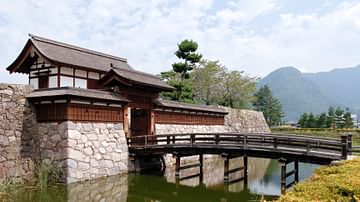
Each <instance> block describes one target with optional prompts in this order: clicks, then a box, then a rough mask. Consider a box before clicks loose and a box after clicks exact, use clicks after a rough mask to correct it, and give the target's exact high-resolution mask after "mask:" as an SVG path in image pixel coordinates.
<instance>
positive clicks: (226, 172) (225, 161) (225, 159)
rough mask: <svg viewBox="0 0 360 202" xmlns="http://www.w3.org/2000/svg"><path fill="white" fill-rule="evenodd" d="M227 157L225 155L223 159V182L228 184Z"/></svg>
mask: <svg viewBox="0 0 360 202" xmlns="http://www.w3.org/2000/svg"><path fill="white" fill-rule="evenodd" d="M229 162H230V159H229V156H228V155H226V156H225V157H224V182H228V181H229Z"/></svg>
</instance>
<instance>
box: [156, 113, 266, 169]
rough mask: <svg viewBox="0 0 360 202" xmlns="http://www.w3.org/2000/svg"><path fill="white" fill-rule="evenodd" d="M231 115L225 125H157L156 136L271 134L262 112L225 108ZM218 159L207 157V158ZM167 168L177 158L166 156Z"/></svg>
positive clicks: (193, 159) (195, 158)
mask: <svg viewBox="0 0 360 202" xmlns="http://www.w3.org/2000/svg"><path fill="white" fill-rule="evenodd" d="M224 108H225V110H226V111H227V112H229V114H227V115H226V116H225V125H177V124H156V125H155V129H156V134H158V135H161V134H178V133H216V132H219V133H221V132H239V133H270V132H271V131H270V128H269V126H268V125H267V123H266V121H265V118H264V116H263V114H262V112H257V111H252V110H244V109H232V108H228V107H224ZM213 157H216V156H214V155H207V158H213ZM197 158H198V157H197V156H189V157H183V158H181V164H183V163H186V162H189V161H197ZM164 159H165V164H166V166H169V167H172V166H173V165H174V164H175V158H174V157H173V155H171V154H166V155H165V156H164Z"/></svg>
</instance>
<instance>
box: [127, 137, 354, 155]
mask: <svg viewBox="0 0 360 202" xmlns="http://www.w3.org/2000/svg"><path fill="white" fill-rule="evenodd" d="M349 145H350V144H349V143H348V136H347V135H344V136H341V139H337V138H321V137H314V136H303V135H284V134H260V133H250V134H242V133H187V134H164V135H152V136H148V135H144V136H135V137H130V138H128V146H129V148H155V147H176V146H186V147H199V146H202V147H212V148H216V147H226V148H239V147H241V148H242V149H262V150H270V151H271V150H288V151H293V152H301V153H304V152H306V154H307V155H310V154H311V153H312V154H314V153H327V154H329V155H339V156H340V157H341V158H342V159H346V156H347V152H348V147H349ZM350 147H351V146H350Z"/></svg>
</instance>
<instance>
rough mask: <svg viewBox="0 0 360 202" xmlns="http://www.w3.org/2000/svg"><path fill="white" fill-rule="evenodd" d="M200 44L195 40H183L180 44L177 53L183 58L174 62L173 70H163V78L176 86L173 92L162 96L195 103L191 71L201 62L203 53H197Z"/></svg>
mask: <svg viewBox="0 0 360 202" xmlns="http://www.w3.org/2000/svg"><path fill="white" fill-rule="evenodd" d="M197 48H198V44H197V43H196V42H195V41H193V40H187V39H186V40H183V41H182V42H180V44H178V50H177V51H175V55H176V56H177V57H178V58H179V59H181V60H183V61H180V62H177V63H174V64H172V68H173V71H168V72H161V74H160V76H161V78H162V79H163V80H165V81H167V83H168V84H169V85H171V86H173V87H174V88H175V90H174V91H173V92H165V93H162V94H161V96H162V97H163V98H165V99H168V100H174V101H180V102H187V103H193V102H194V100H193V99H194V98H193V97H194V96H193V90H192V85H191V83H190V81H189V77H190V72H191V71H192V70H193V68H194V67H195V66H196V64H197V63H198V62H200V60H201V58H202V55H201V54H198V53H196V50H197Z"/></svg>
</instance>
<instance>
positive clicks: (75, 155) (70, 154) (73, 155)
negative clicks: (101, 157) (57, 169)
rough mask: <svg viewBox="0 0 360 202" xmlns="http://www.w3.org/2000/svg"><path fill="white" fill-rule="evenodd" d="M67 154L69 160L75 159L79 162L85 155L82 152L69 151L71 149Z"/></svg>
mask: <svg viewBox="0 0 360 202" xmlns="http://www.w3.org/2000/svg"><path fill="white" fill-rule="evenodd" d="M67 153H68V157H69V158H72V159H75V160H80V161H81V160H84V158H85V155H84V154H83V153H82V152H80V151H77V150H74V149H71V148H68V149H67Z"/></svg>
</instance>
